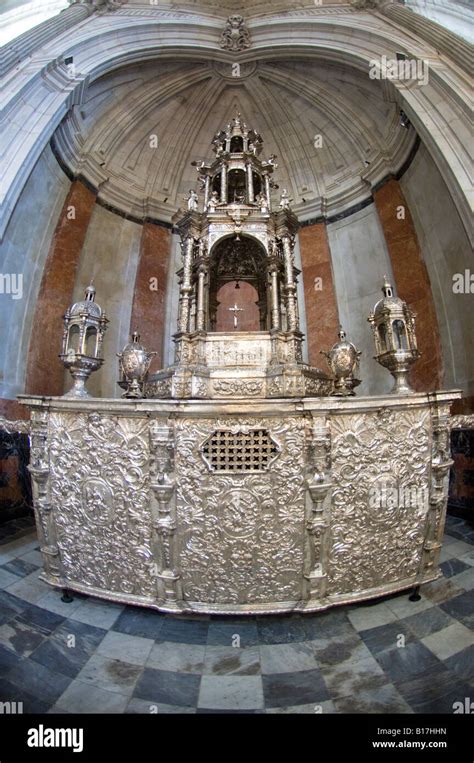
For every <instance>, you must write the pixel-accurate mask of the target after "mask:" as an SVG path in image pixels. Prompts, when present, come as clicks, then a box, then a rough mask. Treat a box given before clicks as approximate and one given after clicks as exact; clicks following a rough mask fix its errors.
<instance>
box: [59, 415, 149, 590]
mask: <svg viewBox="0 0 474 763" xmlns="http://www.w3.org/2000/svg"><path fill="white" fill-rule="evenodd" d="M49 439H50V454H51V460H52V462H53V463H54V469H53V471H52V474H51V502H52V511H53V515H54V517H55V526H56V532H57V544H58V547H59V550H60V556H61V562H62V566H63V571H64V575H65V578H66V580H69V581H76V582H78V583H80V584H81V585H87V586H90V587H93V588H97V589H105V590H108V591H117V592H122V593H126V594H131V595H141V596H147V595H148V596H152V595H153V593H154V584H153V579H152V575H151V572H150V567H151V561H152V558H151V557H152V552H151V532H152V522H151V516H150V487H149V475H148V460H149V444H148V427H147V421H146V419H142V418H140V419H139V418H125V417H121V416H110V415H105V414H104V415H100V414H98V413H92V414H89V415H87V414H77V413H74V414H69V413H52V414H51V415H50V419H49Z"/></svg>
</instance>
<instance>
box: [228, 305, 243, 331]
mask: <svg viewBox="0 0 474 763" xmlns="http://www.w3.org/2000/svg"><path fill="white" fill-rule="evenodd" d="M227 309H228V310H229V311H230V312H231V313H234V328H235V329H236V328H237V313H243V312H244V308H243V307H238V305H237V304H235V305H234V307H228V308H227Z"/></svg>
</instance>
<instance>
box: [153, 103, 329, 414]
mask: <svg viewBox="0 0 474 763" xmlns="http://www.w3.org/2000/svg"><path fill="white" fill-rule="evenodd" d="M212 146H213V150H214V153H215V159H214V160H213V161H212V162H210V163H206V162H204V161H201V162H195V165H196V168H197V171H198V175H199V180H200V183H201V187H202V190H203V192H204V193H203V196H204V198H203V211H202V212H199V211H198V206H199V204H198V196H197V194H196V193H195V192H194V191H192V190H191V191H190V192H189V196H188V198H187V207H188V209H187V212H183V211H182V210H179V211H178V212H177V213H176V215H175V218H174V223H175V225H176V228H177V230H178V231H179V233H180V235H181V247H182V252H183V267H182V269H181V270H180V271H179V272H178V281H179V293H180V301H179V316H178V331H177V333H176V334H175V335H174V341H175V344H176V357H175V363H174V365H173V366H171V367H170V368H167V369H163V370H162V371H160V372H158V373H157V374H154V375H153V376H152V377H150V380H149V382H148V383H146V384H145V396H146V397H148V398H184V399H187V398H201V399H209V398H213V397H215V398H219V397H223V398H226V397H232V396H235V395H240V396H243V397H264V398H265V397H270V398H271V397H299V396H301V395H329V394H331V391H332V389H333V379H332V378H331V377H330V376H328V375H327V374H325V373H324V372H323V371H320V370H319V369H318V368H312V367H311V366H308V365H307V364H305V363H303V360H302V351H301V343H302V340H303V335H302V333H301V331H300V325H299V314H298V300H297V296H296V288H297V279H298V275H299V271H298V269H297V268H296V267H295V264H294V245H295V234H296V231H297V230H298V220H297V219H296V217H295V215H294V214H293V213H292V211H291V209H290V205H289V203H290V199H289V197H288V192H287V191H283V192H282V194H281V199H280V203H279V208H278V211H275V212H273V211H272V197H271V189H272V188H277V186H276V185H275V183H274V182H273V180H272V173H273V171H274V169H275V168H276V167H277V164H276V163H275V158H276V157H275V156H273V155H272V156H270V157H269V159H267V160H265V161H264V160H262V159H260V158H259V156H260V154H261V151H262V146H263V141H262V138H261V136H260V135H259V134H258V133H257V132H255V130H252V129H250V128H249V127H247V125H246V124H245V123H244V122H243V121H242V120H241V118H240V115H237V116H236V117H235V118H234V119H233V120H232V121H231V122H230V123H229V124H228V125H227V126H226V128H225V129H224V130H221V131H220V132H219V133H217V135H215V137H214V140H213V142H212ZM239 280H240V281H245V282H247V283H249V284H252V285H253V286H254V287H255V289H256V292H257V294H258V303H257V304H258V310H259V328H260V331H238V330H237V323H238V320H237V314H238V313H239V312H242V309H241V308H240V307H239V306H238V305H237V303H236V304H235V305H234V307H232V308H229V309H230V310H233V311H235V312H234V316H235V319H234V331H232V332H225V331H219V330H218V327H217V319H216V316H217V310H218V305H219V300H218V291H219V288H220V287H222V286H223V285H224V284H226V283H232V282H235V283H236V284H238V282H239ZM236 288H238V286H236ZM216 329H217V330H216Z"/></svg>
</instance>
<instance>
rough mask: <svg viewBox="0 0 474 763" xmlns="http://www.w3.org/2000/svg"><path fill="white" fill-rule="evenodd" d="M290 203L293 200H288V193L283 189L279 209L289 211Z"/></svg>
mask: <svg viewBox="0 0 474 763" xmlns="http://www.w3.org/2000/svg"><path fill="white" fill-rule="evenodd" d="M291 201H293V199H291V198H290V194H289V193H288V191H287V189H286V188H284V189H283V191H282V192H281V197H280V205H279V206H280V209H289V208H290V202H291Z"/></svg>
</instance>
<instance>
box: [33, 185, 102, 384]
mask: <svg viewBox="0 0 474 763" xmlns="http://www.w3.org/2000/svg"><path fill="white" fill-rule="evenodd" d="M94 204H95V194H94V193H93V192H92V191H90V190H89V189H88V188H86V186H85V185H84V184H83V183H81V182H80V181H78V180H75V181H74V182H73V183H72V185H71V188H70V189H69V193H68V195H67V198H66V201H65V202H64V205H63V208H62V210H61V214H60V217H59V220H58V223H57V225H56V230H55V232H54V236H53V240H52V242H51V247H50V250H49V253H48V257H47V260H46V264H45V266H44V270H43V275H42V278H41V285H40V290H39V294H38V299H37V302H36V307H35V315H34V320H33V327H32V330H31V338H30V347H29V352H28V363H27V370H26V383H25V390H26V392H27V393H31V394H35V395H62V394H63V392H64V367H63V365H62V364H61V362H60V361H59V359H58V355H59V353H60V352H61V341H62V333H63V320H62V317H63V315H64V312H65V310H66V308H67V307H68V306H69V305H70V303H71V300H72V298H73V291H74V285H75V282H76V273H77V267H78V264H79V259H80V256H81V251H82V247H83V244H84V239H85V237H86V233H87V228H88V227H89V221H90V217H91V214H92V210H93V209H94ZM86 285H87V284H86Z"/></svg>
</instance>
